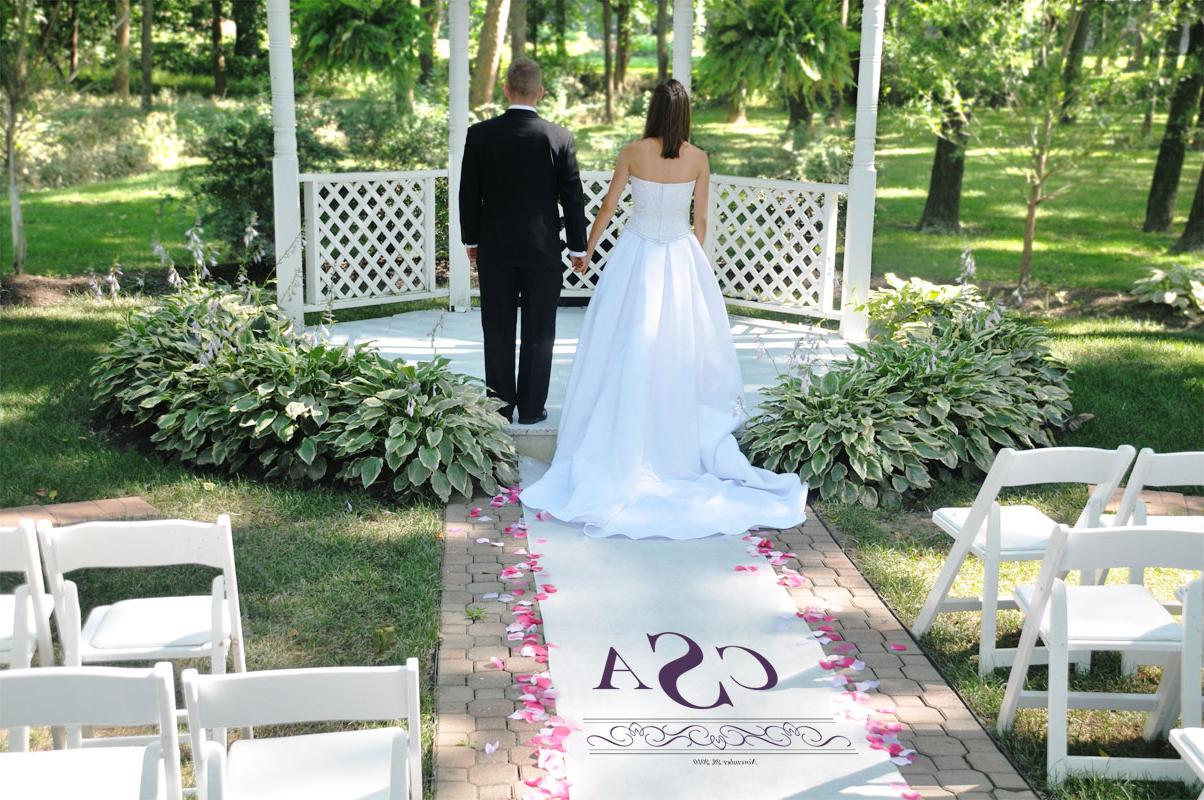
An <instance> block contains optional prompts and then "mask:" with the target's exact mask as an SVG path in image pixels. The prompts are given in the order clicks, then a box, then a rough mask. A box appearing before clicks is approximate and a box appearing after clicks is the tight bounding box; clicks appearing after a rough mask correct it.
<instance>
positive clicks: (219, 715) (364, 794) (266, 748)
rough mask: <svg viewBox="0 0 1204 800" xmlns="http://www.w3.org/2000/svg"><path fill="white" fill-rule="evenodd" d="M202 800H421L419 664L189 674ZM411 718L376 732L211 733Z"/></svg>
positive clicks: (187, 686) (189, 702) (187, 695)
mask: <svg viewBox="0 0 1204 800" xmlns="http://www.w3.org/2000/svg"><path fill="white" fill-rule="evenodd" d="M183 684H184V701H185V704H186V705H187V707H188V729H189V734H190V736H191V739H192V753H193V763H194V764H195V772H196V777H197V790H198V797H199V798H200V800H224V799H226V798H250V797H254V798H256V800H275V798H281V799H283V798H289V800H353V799H354V800H360V799H361V798H379V800H386V799H387V800H404V799H405V798H409V800H422V728H421V725H420V722H419V717H418V714H419V705H418V660H417V659H415V658H411V659H408V660H407V661H406V664H405V666H404V667H402V666H395V667H333V668H322V669H286V670H265V671H262V672H247V673H243V674H241V675H201V674H198V673H197V671H196V670H193V669H189V670H185V671H184V675H183ZM397 719H405V720H406V721H407V728H406V729H405V730H402V729H401V728H370V729H364V730H354V731H338V732H334V733H312V734H303V735H297V736H282V737H277V738H259V739H240V740H238V741H236V742H234V743H233V744H232V745H231V746H230V749H229V751H228V752H227V750H226V747H225V744H226V743H225V737H224V735H223V736H222V737H221V739H220V740H219V741H213V740H211V739H209V740H207V738H206V735H205V732H206V731H211V730H214V729H218V730H221V729H225V728H227V727H231V728H232V727H249V726H253V725H288V724H295V723H302V722H333V721H369V720H397Z"/></svg>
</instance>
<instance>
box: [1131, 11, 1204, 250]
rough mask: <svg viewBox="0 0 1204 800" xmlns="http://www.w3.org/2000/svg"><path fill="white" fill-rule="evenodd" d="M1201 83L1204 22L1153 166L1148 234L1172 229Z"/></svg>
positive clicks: (1195, 29) (1195, 32)
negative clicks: (1176, 199) (1176, 197)
mask: <svg viewBox="0 0 1204 800" xmlns="http://www.w3.org/2000/svg"><path fill="white" fill-rule="evenodd" d="M1202 82H1204V20H1200V21H1197V22H1196V23H1194V24H1193V25H1192V26H1191V39H1190V40H1189V44H1188V47H1187V61H1186V62H1184V65H1183V74H1182V75H1181V76H1180V78H1179V83H1178V84H1177V85H1176V86H1175V91H1174V93H1173V94H1172V95H1171V104H1170V110H1169V111H1168V112H1167V117H1166V130H1165V131H1164V132H1163V134H1162V144H1161V146H1160V147H1159V148H1158V161H1157V162H1156V163H1155V164H1154V179H1153V181H1152V182H1151V183H1150V194H1149V197H1148V198H1147V200H1146V207H1145V222H1144V224H1142V226H1141V229H1142V230H1143V231H1145V232H1146V233H1151V232H1153V231H1165V230H1166V229H1167V228H1169V227H1170V226H1171V220H1172V218H1173V217H1174V215H1175V196H1176V194H1177V193H1178V191H1179V177H1180V175H1181V174H1182V172H1183V158H1184V156H1185V155H1186V153H1187V137H1188V134H1189V131H1190V126H1191V118H1192V116H1193V114H1194V113H1195V111H1196V103H1197V101H1198V98H1199V95H1200V87H1201V83H1202Z"/></svg>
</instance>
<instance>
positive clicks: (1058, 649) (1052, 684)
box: [1045, 621, 1070, 785]
mask: <svg viewBox="0 0 1204 800" xmlns="http://www.w3.org/2000/svg"><path fill="white" fill-rule="evenodd" d="M1058 627H1061V628H1062V630H1061V631H1059V630H1057V628H1058ZM1053 628H1054V630H1052V631H1051V632H1050V634H1051V635H1050V639H1051V641H1049V642H1047V643H1046V644H1047V645H1048V647H1049V692H1048V693H1047V701H1046V702H1047V707H1048V710H1049V715H1048V722H1047V725H1048V736H1047V739H1046V745H1045V746H1046V754H1047V755H1046V771H1047V775H1048V779H1049V783H1050V784H1051V785H1053V784H1059V783H1061V782H1062V780H1063V779H1064V778H1065V777H1066V775H1067V774H1068V773H1069V767H1068V764H1067V761H1066V732H1067V730H1068V727H1069V711H1068V707H1069V695H1070V653H1069V651H1068V650H1067V642H1066V638H1065V633H1066V632H1065V622H1064V621H1063V624H1062V625H1061V626H1058V625H1057V624H1056V623H1055V624H1054V626H1053Z"/></svg>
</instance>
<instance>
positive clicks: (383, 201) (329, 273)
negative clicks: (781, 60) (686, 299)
mask: <svg viewBox="0 0 1204 800" xmlns="http://www.w3.org/2000/svg"><path fill="white" fill-rule="evenodd" d="M673 8H674V11H673V41H674V43H675V44H676V45H677V46H675V47H674V48H673V77H675V78H677V79H678V80H679V81H681V82H682V83H683V84H685V86H686V87H687V88H689V87H690V72H691V62H692V56H691V52H690V50H691V40H692V34H693V29H694V4H693V2H692V1H691V0H674V4H673ZM885 12H886V0H864V8H863V12H862V22H861V61H860V74H859V76H858V84H857V86H858V92H857V117H856V127H855V132H854V149H853V163H852V169H851V170H850V172H849V178H848V183H847V184H819V183H805V182H798V181H771V180H761V179H753V178H744V177H739V176H727V175H713V176H712V177H711V187H710V203H711V209H710V228H711V230H710V233H709V234H708V237H707V242H706V245H705V250H706V252H707V255H708V256H709V257H710V260H711V263H712V264H713V265H714V267H715V273H716V277H717V278H718V280H719V284H720V287H721V288H722V289H723V292H724V295H725V296H726V298H727V299H728V302H729V303H730V304H731V305H734V306H737V307H740V306H743V307H751V308H761V309H770V310H774V311H780V312H785V313H789V314H796V315H798V316H799V317H800V318H801V319H806V318H812V319H831V320H838V321H839V323H840V336H841V338H843V339H845V340H849V341H859V340H862V339H864V338H865V331H866V319H865V315H864V314H863V313H860V312H857V311H854V310H852V308H853V307H854V306H856V305H857V304H858V303H859V302H860V301H862V300H864V299H865V298H866V296H867V294H868V291H869V284H870V257H871V250H872V241H873V230H874V191H875V187H876V182H877V179H876V172H875V168H874V142H875V134H876V126H877V116H878V89H879V81H880V72H881V59H882V35H883V25H884V19H885ZM448 21H449V25H448V28H449V34H448V35H449V40H450V49H449V53H450V64H449V81H450V92H449V95H450V100H449V108H448V114H449V117H450V136H449V139H450V141H449V145H450V147H449V158H448V164H447V168H446V169H439V170H420V171H407V172H370V173H337V174H312V173H301V172H300V169H299V166H298V162H297V138H296V125H297V122H296V114H295V109H294V103H295V98H294V91H293V60H292V36H291V28H290V25H289V0H268V39H269V50H270V68H271V85H272V125H273V127H274V129H275V154H274V157H273V159H272V176H273V199H274V207H275V231H276V243H275V246H276V264H277V266H276V278H277V297H278V300H279V304H280V307H281V308H282V309H284V310H285V312H286V313H287V314H288V315H289V316H290V317H291V318H292V319H293V320H294V321H295V323H296V324H297V325H298V326H300V325H301V323H302V319H303V314H304V312H306V311H318V310H323V309H327V308H333V309H338V308H346V307H352V306H368V305H376V304H385V303H396V302H400V301H405V300H419V299H424V298H443V297H445V298H447V302H448V306H449V307H450V308H451V309H452V310H454V311H468V310H469V309H470V308H471V305H472V300H471V298H472V294H473V293H474V290H473V289H472V287H471V281H470V274H469V265H468V259H467V256H466V254H465V252H464V249H463V248H462V247H460V246H459V242H460V226H459V220H458V215H457V213H456V212H455V209H456V208H457V199H456V195H457V188H458V185H459V172H460V161H461V157H462V155H463V152H464V138H465V133H466V131H467V128H468V112H469V108H468V72H469V66H468V64H469V61H468V31H469V2H468V0H450V2H449V3H448ZM609 180H610V174H609V173H605V172H585V173H583V174H582V181H583V184H584V189H585V194H586V203H587V214H590V213H593V212H594V211H596V209H597V207H598V205H599V204H600V202H601V199H602V197H603V196H605V194H606V191H607V188H608V184H609ZM444 181H446V196H447V200H446V203H447V208H448V209H449V210H450V213H449V214H448V228H449V230H448V232H447V235H448V241H449V247H448V251H449V253H448V255H449V261H450V263H449V265H448V273H447V277H446V281H443V280H442V279H441V277H440V276H439V275H437V273H436V265H435V257H436V256H435V242H436V237H437V234H438V232H437V230H436V227H437V217H438V215H437V203H438V202H439V195H440V194H441V189H442V186H441V184H442V183H443V182H444ZM841 195H845V196H846V197H847V204H846V207H847V213H846V216H847V219H846V221H845V236H844V260H843V265H842V267H841V268H840V269H839V270H838V268H837V264H836V253H837V241H838V238H837V234H838V230H839V226H840V220H839V214H838V211H839V206H840V204H839V199H840V196H841ZM621 225H622V213H621V212H620V214H618V215H617V216H616V221H615V223H614V224H613V225H612V230H611V231H610V232H609V234H608V238H609V239H610V240H611V241H612V242H613V240H614V239H615V238H616V237H617V236H618V233H619V229H620V228H621ZM606 247H607V245H606V244H605V243H604V244H603V245H602V246H601V249H603V250H605V249H606ZM597 277H598V275H597V273H592V274H588V275H585V276H578V275H576V274H575V273H573V272H572V271H570V270H566V273H565V285H564V294H565V295H567V296H588V295H589V294H590V292H591V291H592V289H593V285H594V283H595V282H596V280H597ZM838 296H839V302H837V297H838Z"/></svg>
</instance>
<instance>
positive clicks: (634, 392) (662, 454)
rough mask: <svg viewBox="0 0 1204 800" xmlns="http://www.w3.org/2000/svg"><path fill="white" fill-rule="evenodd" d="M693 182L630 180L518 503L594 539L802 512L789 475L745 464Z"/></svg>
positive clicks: (799, 491)
mask: <svg viewBox="0 0 1204 800" xmlns="http://www.w3.org/2000/svg"><path fill="white" fill-rule="evenodd" d="M693 191H694V182H693V181H690V182H688V183H657V182H654V181H647V180H643V179H640V178H636V177H634V176H633V177H632V178H631V193H632V198H633V201H634V208H633V210H632V214H631V217H630V219H629V220H628V222H627V224H626V227H625V228H624V230H623V234H622V235H621V236H620V237H619V241H618V243H617V244H616V246H615V247H614V249H613V250H611V252H610V253H609V256H608V258H607V262H606V266H605V269H604V270H603V273H602V277H601V278H600V280H599V281H598V285H597V288H596V289H595V291H594V295H593V298H592V299H591V300H590V304H589V308H588V309H587V311H586V315H585V321H584V323H583V325H582V329H581V338H580V341H579V344H578V347H577V355H576V358H575V359H574V362H573V369H572V374H571V376H570V378H569V383H568V389H567V392H566V395H565V404H564V413H563V415H562V417H561V422H560V430H559V439H558V443H557V447H556V455H555V458H554V459H553V461H552V464H551V466H550V467H549V469H548V471H547V472H546V473H545V474H544V476H543V477H542V478H540V479H539V480H538V481H536V482H535V483H534V484H532V485H531V486H529V487H527V488H525V489H524V490H523V494H522V500H523V504H524V505H525V506H527V507H529V508H534V509H541V510H544V511H546V512H547V513H549V514H551V515H552V516H553V517H556V518H557V519H559V520H562V521H565V522H574V523H583V524H584V530H585V533H586V534H588V535H590V536H611V535H616V534H621V535H624V536H629V537H631V538H645V537H651V536H663V537H667V538H671V539H691V538H698V537H702V536H709V535H711V534H715V533H725V534H736V533H743V532H744V531H746V530H748V529H749V528H750V527H753V526H765V527H771V528H787V527H791V526H793V525H798V524H799V523H801V522H802V521H803V518H804V513H803V512H804V507H805V505H806V499H807V487H806V485H805V484H803V483H802V482H801V481H800V480H799V477H798V476H797V475H794V474H785V475H777V474H774V473H772V472H769V471H768V470H764V469H758V468H756V467H753V466H752V465H751V464H749V462H748V459H746V458H745V457H744V455H743V453H741V452H740V449H739V447H738V445H737V444H736V439H735V437H734V436H733V433H734V431H735V430H736V429H737V428H738V427H739V425H740V424H741V423H742V422H743V420H744V418H745V413H744V409H743V406H742V390H743V380H742V379H741V375H740V366H739V363H738V362H737V359H736V350H735V346H734V344H733V342H732V336H731V330H730V326H729V323H728V318H727V310H726V308H725V307H724V303H723V296H722V294H721V293H720V291H719V285H718V283H717V282H716V280H715V274H714V272H713V271H712V270H711V266H710V264H709V263H708V262H707V258H706V255H705V254H704V253H703V251H702V248H701V247H700V246H699V245H698V241H697V240H696V239H695V238H694V235H693V233H692V232H691V229H690V221H689V212H690V202H691V198H692V196H693Z"/></svg>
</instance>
